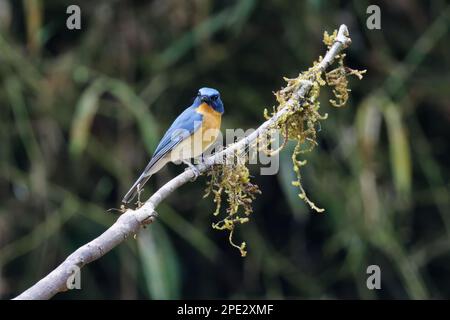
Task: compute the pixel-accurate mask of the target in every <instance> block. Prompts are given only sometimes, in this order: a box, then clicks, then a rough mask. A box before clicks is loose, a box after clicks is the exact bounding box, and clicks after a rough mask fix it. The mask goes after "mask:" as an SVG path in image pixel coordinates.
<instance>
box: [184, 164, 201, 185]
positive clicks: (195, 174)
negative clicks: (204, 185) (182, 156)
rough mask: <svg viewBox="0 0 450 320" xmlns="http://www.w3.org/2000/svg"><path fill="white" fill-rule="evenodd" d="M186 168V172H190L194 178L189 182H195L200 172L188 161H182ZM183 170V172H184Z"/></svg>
mask: <svg viewBox="0 0 450 320" xmlns="http://www.w3.org/2000/svg"><path fill="white" fill-rule="evenodd" d="M183 162H184V163H185V164H186V165H187V166H188V168H186V170H189V169H190V170H192V172H193V173H194V177H193V178H192V179H191V181H195V180H197V178H198V176H199V175H200V171H199V170H198V169H197V167H196V166H194V165H193V164H192V163H190V162H189V161H183ZM186 170H185V171H186Z"/></svg>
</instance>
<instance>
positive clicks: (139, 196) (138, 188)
mask: <svg viewBox="0 0 450 320" xmlns="http://www.w3.org/2000/svg"><path fill="white" fill-rule="evenodd" d="M142 191H144V188H141V185H140V184H138V185H137V207H138V209H139V208H140V207H142V204H143V203H142V202H141V193H142Z"/></svg>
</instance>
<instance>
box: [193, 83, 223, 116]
mask: <svg viewBox="0 0 450 320" xmlns="http://www.w3.org/2000/svg"><path fill="white" fill-rule="evenodd" d="M196 100H197V103H198V104H201V103H207V104H208V105H210V106H211V107H212V108H213V109H214V110H216V111H217V112H220V113H223V112H224V111H225V109H224V106H223V102H222V100H220V93H219V91H217V90H216V89H213V88H201V89H200V90H198V94H197V97H196Z"/></svg>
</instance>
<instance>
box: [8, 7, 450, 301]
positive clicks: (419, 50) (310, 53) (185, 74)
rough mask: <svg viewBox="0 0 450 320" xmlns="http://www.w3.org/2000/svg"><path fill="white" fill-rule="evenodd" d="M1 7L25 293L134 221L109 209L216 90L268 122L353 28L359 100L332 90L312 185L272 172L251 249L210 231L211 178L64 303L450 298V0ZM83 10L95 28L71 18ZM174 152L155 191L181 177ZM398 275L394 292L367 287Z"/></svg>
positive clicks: (235, 123) (20, 281) (250, 235)
mask: <svg viewBox="0 0 450 320" xmlns="http://www.w3.org/2000/svg"><path fill="white" fill-rule="evenodd" d="M375 3H376V4H378V5H379V6H380V8H381V30H369V29H367V27H366V19H367V17H368V15H367V14H366V8H367V6H368V5H369V4H374V3H373V2H368V1H356V0H355V1H321V0H309V1H282V0H274V1H257V0H242V1H231V0H229V1H211V0H185V1H181V0H179V1H177V0H155V1H72V0H70V1H65V0H63V1H56V0H54V1H50V0H49V1H44V0H42V1H35V0H23V1H8V0H0V108H1V109H0V110H1V112H0V138H1V140H0V297H1V298H4V299H6V298H11V297H13V296H15V295H16V294H18V293H20V292H21V291H23V290H24V289H26V288H28V287H29V286H31V285H32V284H33V283H35V282H36V281H37V280H39V279H40V278H41V277H43V276H44V275H46V274H47V273H48V272H49V271H51V270H52V269H53V268H54V267H56V266H57V265H58V264H59V263H60V262H61V261H62V260H63V259H64V258H65V257H66V256H67V255H69V254H70V253H71V252H72V251H73V250H75V249H76V248H77V247H79V246H80V245H82V244H84V243H86V242H88V241H90V240H91V239H93V238H94V237H96V236H97V235H99V234H100V233H101V232H103V231H104V230H105V229H106V228H108V227H109V226H110V225H111V224H112V223H113V222H114V221H115V220H116V219H117V216H118V215H117V214H116V213H107V212H106V210H107V209H108V208H112V207H117V206H119V204H120V200H121V197H122V196H123V194H124V193H125V192H126V191H127V189H128V188H129V186H130V185H131V184H132V182H133V181H134V179H135V178H136V177H137V176H138V174H140V172H141V170H142V169H143V168H144V167H145V165H146V163H147V161H148V159H149V157H150V155H151V152H152V151H153V150H154V148H155V146H156V144H157V142H158V140H159V138H160V137H161V136H162V134H163V133H164V130H165V129H166V128H167V127H168V126H169V125H170V123H171V121H172V120H173V119H174V118H175V117H176V115H178V114H179V113H180V112H181V111H182V110H183V109H184V108H185V107H187V106H188V105H189V104H190V102H191V99H192V97H193V95H195V93H196V92H197V89H198V88H199V87H201V86H211V87H215V88H218V89H219V90H220V91H221V93H222V96H223V101H224V103H225V107H226V114H225V115H224V119H223V126H222V128H223V129H226V128H244V129H247V128H255V127H257V126H258V124H260V123H261V122H262V121H263V109H264V107H271V106H272V105H274V103H275V100H274V97H273V94H272V92H273V91H275V90H278V89H279V88H280V87H281V86H282V85H283V80H282V76H288V77H294V76H296V75H297V74H298V73H299V72H300V71H302V70H305V69H307V68H308V67H309V66H310V65H311V64H312V61H313V60H316V59H317V57H318V56H319V55H321V54H322V55H323V53H324V50H325V48H324V45H323V44H322V41H321V40H322V34H323V31H324V30H328V31H332V30H333V29H335V28H337V27H338V26H339V24H341V23H345V24H347V26H348V27H349V30H350V34H351V38H352V40H353V43H352V46H351V47H350V48H349V50H348V52H347V53H348V56H347V64H348V66H349V67H351V68H356V69H367V74H366V76H365V78H364V79H363V80H362V81H358V80H356V79H353V78H352V79H350V87H351V88H352V93H351V99H350V100H349V102H348V104H347V106H346V107H345V108H341V109H336V108H333V107H331V106H330V104H329V103H328V99H329V98H330V97H331V95H330V91H329V90H324V91H323V92H322V98H323V100H322V109H321V111H322V113H325V112H327V113H329V118H328V120H326V121H324V122H322V131H321V132H320V141H319V142H320V145H319V147H318V148H316V149H315V150H314V151H313V152H312V153H310V154H308V155H307V156H306V157H305V158H306V159H307V160H308V165H307V166H306V167H305V168H304V171H303V176H304V186H305V188H306V190H307V192H308V194H309V196H310V198H311V199H312V200H313V201H315V202H316V203H317V204H318V205H319V206H321V207H324V208H325V209H326V212H325V213H324V214H317V213H315V212H312V211H311V210H309V208H308V207H307V206H306V205H305V203H303V202H302V201H301V200H300V199H298V197H297V196H296V194H297V190H296V189H295V188H294V187H292V186H291V180H293V179H294V173H293V171H292V165H291V162H290V154H291V153H290V150H288V149H289V148H292V146H290V145H289V146H288V148H287V149H285V150H284V152H283V153H282V154H281V159H280V161H281V164H280V166H281V168H280V172H279V174H278V175H276V176H260V175H259V170H258V166H252V170H253V174H254V176H255V178H254V180H255V182H256V183H257V184H258V185H259V186H260V188H261V190H262V192H263V194H262V195H261V196H259V197H258V198H257V200H256V201H255V204H254V211H255V212H254V214H253V216H252V219H251V221H250V222H249V223H247V224H245V225H243V226H242V227H240V228H239V231H238V232H237V233H236V234H235V239H236V241H237V242H238V241H242V240H245V241H246V242H247V245H248V250H249V252H248V256H247V257H246V258H241V257H240V255H239V252H238V250H236V249H234V248H232V247H231V246H230V245H229V244H228V241H227V234H226V233H223V232H218V231H214V230H212V229H211V223H212V222H213V221H215V219H214V218H213V217H212V215H211V212H212V211H213V210H214V204H213V203H212V201H211V199H202V195H203V189H204V187H205V178H204V177H201V178H199V179H198V180H197V182H195V183H190V184H188V185H185V186H183V187H182V188H180V189H179V190H177V191H176V192H175V193H174V194H172V196H170V197H169V198H168V199H167V200H166V201H164V203H163V204H162V205H161V206H160V207H159V208H158V212H159V214H160V218H159V219H158V220H157V223H155V224H153V225H151V226H150V227H149V228H147V229H146V230H144V231H143V232H141V233H140V234H139V235H138V236H137V239H136V240H133V239H130V240H128V241H126V242H125V243H124V244H122V245H121V246H119V247H118V248H116V249H115V250H113V251H112V252H110V253H108V254H107V255H106V256H105V257H103V258H102V259H100V260H98V261H96V262H94V263H92V264H90V265H88V266H87V267H86V268H84V269H83V270H82V274H81V278H82V283H81V286H82V290H73V291H70V292H67V293H62V294H59V295H58V296H57V299H78V298H81V299H87V298H99V299H100V298H101V299H104V298H113V299H134V298H142V299H147V298H148V299H167V298H210V299H211V298H302V299H310V298H339V299H343V298H362V299H377V298H388V299H390V298H406V299H417V298H450V241H449V240H450V237H449V236H450V205H449V167H450V166H449V163H450V161H449V160H450V149H449V142H448V141H449V138H450V95H449V88H450V78H449V73H448V70H450V45H449V43H448V40H449V36H448V28H449V12H450V10H449V6H448V4H447V1H444V0H441V1H440V0H435V1H426V2H425V1H413V0H411V1H406V0H394V1H379V2H375ZM70 4H78V5H79V6H80V7H81V14H82V29H81V30H74V31H70V30H68V29H67V28H66V19H67V17H68V14H66V8H67V6H68V5H70ZM182 170H183V168H182V167H181V166H178V167H177V166H173V165H169V166H167V167H166V168H165V169H164V170H162V171H161V172H160V173H159V174H158V175H156V176H155V177H154V178H153V179H152V180H151V182H150V183H149V184H148V186H147V187H146V189H147V190H146V194H147V195H148V194H150V193H151V192H152V191H154V190H155V189H156V188H158V187H160V186H161V185H163V184H164V182H166V181H168V180H169V179H170V178H171V177H173V176H175V175H176V174H177V173H179V172H181V171H182ZM372 264H376V265H379V266H380V268H381V279H382V284H381V285H382V289H381V290H374V291H370V290H368V289H367V288H366V279H367V274H366V268H367V266H369V265H372Z"/></svg>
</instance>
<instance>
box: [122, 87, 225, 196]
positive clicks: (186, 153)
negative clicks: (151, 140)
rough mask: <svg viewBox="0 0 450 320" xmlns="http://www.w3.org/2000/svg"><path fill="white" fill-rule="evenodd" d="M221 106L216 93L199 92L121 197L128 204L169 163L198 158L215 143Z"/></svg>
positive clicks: (212, 91) (203, 89)
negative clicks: (139, 174) (142, 170)
mask: <svg viewBox="0 0 450 320" xmlns="http://www.w3.org/2000/svg"><path fill="white" fill-rule="evenodd" d="M223 113H224V106H223V103H222V100H221V99H220V93H219V91H217V90H216V89H212V88H201V89H200V90H199V91H198V94H197V96H196V97H195V100H194V102H193V103H192V105H191V106H190V107H188V108H187V109H186V110H184V111H183V112H182V113H181V114H180V115H179V116H178V118H176V119H175V121H174V122H173V123H172V125H171V126H170V128H169V129H168V130H167V132H166V133H165V134H164V136H163V138H162V139H161V141H160V142H159V144H158V146H157V147H156V150H155V152H154V153H153V156H152V158H151V160H150V162H149V163H148V165H147V167H146V168H145V170H144V172H143V173H142V174H141V176H140V177H139V178H138V179H137V181H136V182H135V183H134V184H133V186H132V187H131V189H130V190H129V191H128V192H127V194H126V195H125V196H124V197H123V200H122V202H123V203H130V202H131V201H132V200H133V199H134V197H135V196H136V194H137V193H138V191H139V190H141V189H142V187H143V186H144V184H145V183H146V182H147V181H148V179H150V177H151V176H152V175H153V174H155V173H156V172H158V171H159V170H160V169H161V168H162V167H164V166H165V165H166V164H167V163H168V162H179V161H182V162H184V163H186V164H187V165H189V166H192V165H191V163H190V162H189V161H188V160H190V159H191V158H195V157H198V156H200V155H201V154H202V153H203V152H204V151H206V150H207V149H208V148H209V147H210V146H211V145H212V144H213V143H214V141H216V139H217V137H218V135H219V132H220V124H221V119H222V114H223Z"/></svg>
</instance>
